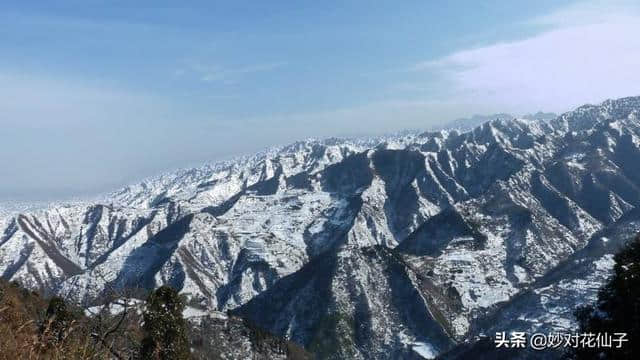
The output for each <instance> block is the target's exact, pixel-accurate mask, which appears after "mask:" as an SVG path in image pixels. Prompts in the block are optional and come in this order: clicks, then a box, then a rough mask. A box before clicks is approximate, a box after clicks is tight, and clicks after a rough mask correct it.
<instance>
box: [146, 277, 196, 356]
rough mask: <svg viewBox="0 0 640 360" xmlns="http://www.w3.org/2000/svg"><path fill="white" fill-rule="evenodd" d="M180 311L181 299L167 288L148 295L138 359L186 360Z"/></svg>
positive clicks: (164, 287)
mask: <svg viewBox="0 0 640 360" xmlns="http://www.w3.org/2000/svg"><path fill="white" fill-rule="evenodd" d="M184 307H185V304H184V301H183V299H182V298H181V297H180V295H178V292H177V291H176V290H174V289H173V288H171V287H168V286H162V287H159V288H158V289H156V290H155V291H153V292H152V293H151V295H149V298H148V299H147V303H146V309H145V311H144V313H143V318H144V325H143V327H142V328H143V331H144V334H145V337H144V339H143V340H142V349H141V354H140V355H141V357H142V359H149V360H150V359H154V360H169V359H171V360H183V359H189V358H190V352H189V341H188V338H187V331H186V323H185V320H184V318H183V317H182V311H183V310H184Z"/></svg>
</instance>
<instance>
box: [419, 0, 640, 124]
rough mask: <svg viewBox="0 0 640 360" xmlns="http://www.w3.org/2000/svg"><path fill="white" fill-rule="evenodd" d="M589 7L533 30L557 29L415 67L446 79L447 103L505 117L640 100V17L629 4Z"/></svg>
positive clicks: (552, 16)
mask: <svg viewBox="0 0 640 360" xmlns="http://www.w3.org/2000/svg"><path fill="white" fill-rule="evenodd" d="M602 5H603V3H586V4H583V5H574V6H572V7H569V8H565V9H562V10H560V11H557V12H555V13H552V14H549V15H547V16H544V17H539V18H535V19H532V20H531V21H530V24H538V25H547V26H549V27H550V30H547V31H545V32H543V33H540V34H538V35H536V36H533V37H531V38H528V39H524V40H521V41H515V42H509V43H499V44H494V45H491V46H485V47H480V48H476V49H471V50H464V51H459V52H456V53H453V54H451V55H449V56H446V57H444V58H441V59H437V60H435V61H429V62H424V63H420V64H416V65H414V66H413V67H412V69H411V70H413V71H428V72H432V73H433V74H434V75H436V76H441V77H442V81H443V84H444V88H445V89H447V90H446V91H444V93H443V94H444V95H443V97H444V98H451V99H464V100H465V101H473V102H475V103H485V104H487V105H489V104H491V105H497V106H501V107H502V108H503V109H504V110H505V111H511V112H528V111H536V110H539V109H542V110H548V111H563V110H567V109H569V108H571V107H573V106H576V105H580V104H583V103H595V102H600V101H602V100H604V99H607V98H616V97H623V96H631V95H640V71H638V64H640V37H639V36H638V34H640V15H639V13H638V8H637V7H633V6H630V5H629V4H627V3H617V4H616V6H613V7H607V6H602Z"/></svg>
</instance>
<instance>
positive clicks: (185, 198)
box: [0, 98, 640, 358]
mask: <svg viewBox="0 0 640 360" xmlns="http://www.w3.org/2000/svg"><path fill="white" fill-rule="evenodd" d="M543 115H544V114H543ZM639 115H640V98H625V99H619V100H609V101H606V102H604V103H603V104H601V105H598V106H593V105H587V106H583V107H580V108H578V109H576V110H575V111H572V112H569V113H566V114H563V115H561V116H559V117H557V118H555V119H553V120H550V121H547V120H538V119H531V118H529V119H497V120H493V121H490V122H487V123H484V124H482V125H480V126H478V127H475V128H474V129H472V130H471V131H468V132H463V133H461V132H459V131H457V130H451V131H438V132H427V133H423V134H409V135H401V136H400V135H399V136H394V137H388V138H378V139H368V140H361V141H353V140H335V139H331V140H325V141H305V142H299V143H296V144H293V145H290V146H287V147H282V148H278V149H273V150H270V151H267V152H264V153H261V154H258V155H256V156H254V157H250V158H243V159H239V160H237V161H231V162H226V163H221V164H217V165H213V166H204V167H202V168H198V169H191V170H184V171H180V172H177V173H174V174H169V175H165V176H161V177H158V178H154V179H150V180H147V181H145V182H142V183H140V184H138V185H134V186H130V187H127V188H125V189H123V190H121V191H119V192H116V193H114V194H112V195H110V196H108V197H106V198H105V200H108V201H101V202H96V203H76V204H70V205H54V206H51V207H49V208H47V209H42V210H38V211H28V212H20V213H15V212H5V215H3V216H2V217H0V226H2V228H1V230H0V271H2V274H3V277H4V278H6V279H11V280H18V281H20V282H21V283H23V284H25V285H26V286H29V287H32V288H39V289H41V290H43V291H45V292H48V293H58V294H62V295H65V296H70V297H74V298H75V299H76V300H78V301H80V302H85V303H92V302H95V301H96V299H98V298H99V295H100V294H101V292H102V291H103V289H104V288H105V286H106V285H109V287H115V288H143V289H144V288H146V289H148V288H152V287H154V286H157V285H159V284H165V283H168V284H171V285H173V286H175V287H177V288H179V289H181V291H182V292H183V293H184V294H186V295H188V296H189V299H190V301H191V303H192V304H193V305H197V306H202V307H207V308H210V309H217V310H221V311H224V310H230V309H234V311H236V312H237V313H240V314H242V315H243V316H246V317H248V318H249V319H251V320H252V321H254V322H256V323H257V324H259V325H260V326H263V327H265V328H266V329H267V330H269V331H272V332H274V333H276V334H279V335H286V336H288V337H290V338H291V339H294V340H296V341H298V342H300V343H302V344H303V345H305V346H307V347H310V348H312V349H315V351H316V353H318V354H325V353H324V350H325V349H326V348H327V346H329V345H331V346H333V345H336V344H338V345H339V346H338V347H339V348H340V349H341V351H342V353H341V354H342V355H343V356H345V357H356V358H357V357H362V358H371V357H374V358H385V357H387V356H388V355H389V354H398V355H403V356H404V355H407V354H408V353H410V352H413V353H414V354H415V355H417V354H419V353H421V354H423V355H424V356H428V355H429V354H431V355H434V354H436V353H438V352H441V351H445V350H447V349H449V348H451V347H452V346H454V344H455V343H456V342H458V341H462V340H463V339H465V338H467V337H473V336H475V335H478V334H481V333H483V332H487V331H489V332H490V331H493V330H494V329H498V328H501V327H504V328H502V330H505V331H506V330H510V329H515V328H526V329H534V328H540V327H543V328H554V329H559V328H566V327H568V326H570V325H571V321H572V318H571V309H572V308H573V307H574V306H575V305H576V304H578V303H580V302H584V301H588V300H589V299H590V298H591V297H593V295H594V292H593V289H592V288H595V287H597V286H598V285H599V284H600V283H601V282H602V281H603V279H604V278H605V277H606V276H607V274H608V271H609V270H610V269H609V267H610V254H611V253H612V252H613V251H615V248H616V246H614V245H615V244H618V243H621V242H624V240H625V239H626V238H627V237H630V236H631V235H632V233H633V231H635V230H637V222H636V220H635V219H636V218H635V215H634V214H636V212H637V207H638V205H639V204H640V191H639V190H640V165H638V162H637V159H638V158H639V156H640V120H639V119H638V116H639ZM603 234H605V235H603ZM606 234H610V235H606ZM603 236H604V237H605V238H607V239H611V240H607V241H610V242H609V243H610V244H611V245H608V246H606V247H602V248H597V249H598V250H597V251H596V250H589V249H594V246H595V245H594V244H599V243H602V237H603ZM576 261H578V262H577V263H576ZM573 264H576V265H573ZM569 270H571V271H569ZM585 281H590V282H591V284H593V285H592V286H591V288H589V289H587V288H585V286H584V284H585ZM312 304H315V305H313V306H312ZM504 309H507V310H508V312H509V314H511V315H510V316H509V317H504V318H501V317H500V315H496V314H499V313H504V311H507V310H504ZM551 314H553V315H551ZM514 317H515V318H516V319H518V321H515V322H514V321H510V320H509V319H513V318H514ZM500 319H502V320H500ZM325 338H326V339H329V340H322V339H325ZM327 341H334V343H331V342H329V343H327ZM335 342H338V343H335Z"/></svg>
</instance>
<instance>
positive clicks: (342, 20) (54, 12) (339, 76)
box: [0, 0, 640, 199]
mask: <svg viewBox="0 0 640 360" xmlns="http://www.w3.org/2000/svg"><path fill="white" fill-rule="evenodd" d="M639 14H640V13H639V11H638V6H637V5H635V4H634V2H632V1H621V2H611V1H606V2H605V1H600V2H598V1H581V2H571V1H535V2H533V1H482V2H479V1H448V2H434V1H403V2H395V1H393V2H392V1H388V2H386V1H375V2H374V1H335V2H334V1H297V2H292V1H288V2H285V1H279V2H273V1H270V2H266V1H251V2H249V1H229V2H218V1H201V2H200V1H190V2H175V1H171V2H169V1H135V2H134V1H96V0H91V1H86V0H85V1H48V2H46V3H44V4H36V3H35V2H33V3H30V4H28V3H26V2H24V1H3V2H2V4H1V5H0V126H1V127H2V129H3V131H2V132H0V165H1V166H2V168H3V176H2V178H0V199H55V198H64V197H69V196H81V195H86V194H92V193H96V192H101V191H106V190H111V189H114V188H116V187H118V186H120V185H122V184H125V183H128V182H131V181H135V180H136V179H140V178H142V177H145V176H149V175H153V174H157V173H159V172H162V171H165V170H170V169H174V168H177V167H186V166H191V165H197V164H200V163H202V162H205V161H215V160H216V159H223V158H228V157H230V156H233V155H238V154H246V153H251V152H254V151H256V150H259V149H261V148H263V147H265V146H269V145H277V144H282V143H286V142H290V141H294V140H297V139H301V138H306V137H326V136H352V135H366V134H379V133H384V132H390V131H397V130H403V129H421V128H428V127H430V126H433V125H435V124H439V123H442V122H445V121H448V120H451V119H454V118H457V117H462V116H469V115H472V114H475V113H492V112H502V111H505V112H512V113H516V114H522V113H527V112H535V111H538V110H545V111H556V112H561V111H564V110H568V109H570V108H571V107H573V106H576V105H579V104H582V103H587V102H599V101H602V100H604V99H606V98H612V97H619V96H627V95H638V94H640V81H639V80H640V75H638V73H639V72H638V71H637V64H638V63H640V40H638V39H637V38H638V37H637V35H635V34H637V33H640V25H639V24H640V21H638V20H640V16H639ZM634 38H635V39H634Z"/></svg>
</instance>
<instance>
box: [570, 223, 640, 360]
mask: <svg viewBox="0 0 640 360" xmlns="http://www.w3.org/2000/svg"><path fill="white" fill-rule="evenodd" d="M614 259H615V266H614V269H613V270H614V274H613V276H612V278H611V280H609V282H608V283H607V284H606V285H605V286H604V287H603V288H602V289H601V290H600V292H599V293H598V301H597V302H596V304H595V305H591V306H583V307H580V308H578V310H577V311H576V318H577V320H578V323H579V324H580V332H581V333H594V334H598V333H600V334H604V333H608V334H614V333H621V332H622V333H627V337H626V338H627V339H628V341H627V342H625V343H624V345H623V347H622V348H615V347H614V348H608V347H607V348H603V347H600V348H578V349H576V350H575V352H574V353H573V354H571V356H570V357H572V358H576V359H640V338H638V336H640V235H639V236H637V237H636V238H635V239H634V240H633V241H632V242H631V243H629V244H628V245H627V246H626V247H625V248H624V249H623V250H622V251H620V252H619V253H618V254H617V255H616V256H615V258H614Z"/></svg>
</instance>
